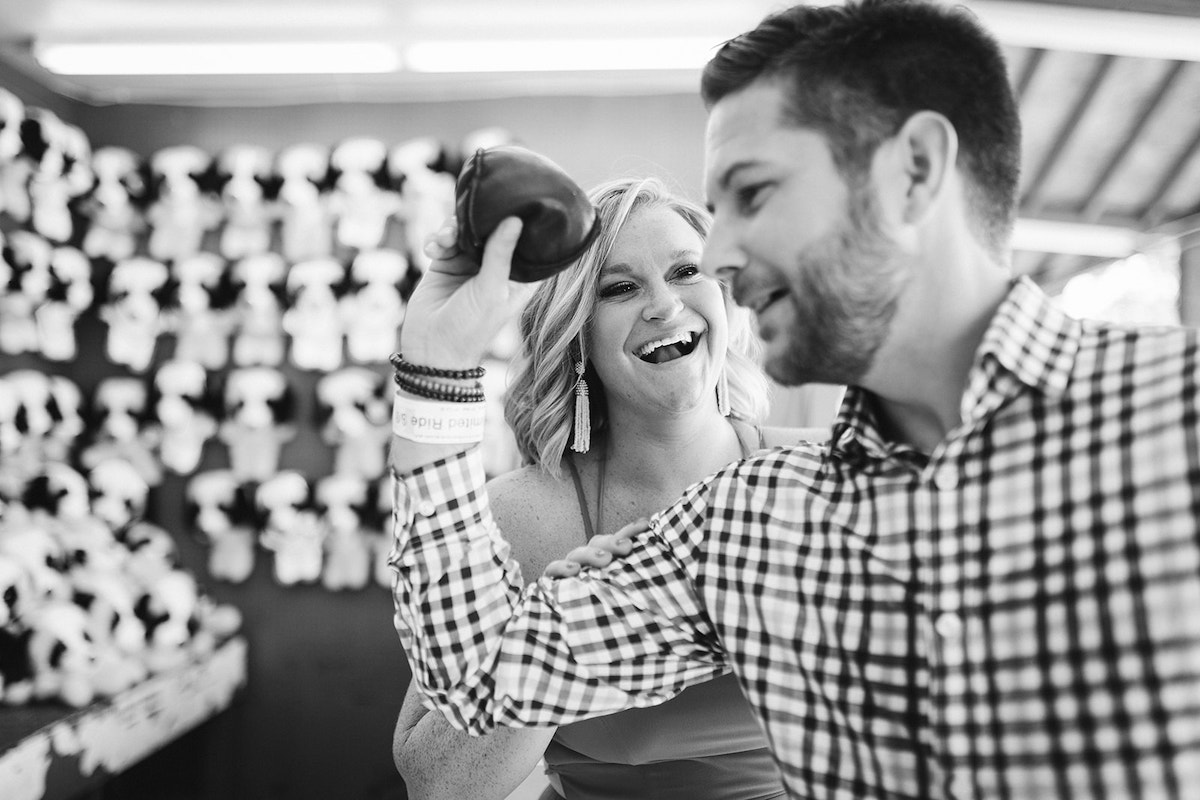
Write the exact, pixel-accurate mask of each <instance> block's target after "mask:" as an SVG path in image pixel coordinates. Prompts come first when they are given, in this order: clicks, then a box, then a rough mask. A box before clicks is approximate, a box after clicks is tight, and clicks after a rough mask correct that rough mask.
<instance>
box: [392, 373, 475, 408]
mask: <svg viewBox="0 0 1200 800" xmlns="http://www.w3.org/2000/svg"><path fill="white" fill-rule="evenodd" d="M395 379H396V385H397V386H399V387H400V388H401V389H404V390H405V391H407V392H411V393H412V394H415V395H416V396H417V397H425V398H428V399H430V400H441V401H443V402H447V403H482V402H483V399H484V394H483V384H482V383H480V382H479V381H475V382H474V383H472V384H470V385H466V386H464V385H463V384H460V383H445V382H443V381H437V380H433V379H430V378H423V377H421V376H419V375H407V374H405V373H403V372H397V373H396V375H395Z"/></svg>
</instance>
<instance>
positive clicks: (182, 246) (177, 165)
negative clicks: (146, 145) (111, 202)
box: [146, 145, 221, 261]
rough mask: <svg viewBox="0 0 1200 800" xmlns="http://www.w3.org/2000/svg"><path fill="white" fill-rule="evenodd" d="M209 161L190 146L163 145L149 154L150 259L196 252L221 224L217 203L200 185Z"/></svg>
mask: <svg viewBox="0 0 1200 800" xmlns="http://www.w3.org/2000/svg"><path fill="white" fill-rule="evenodd" d="M211 164H212V158H211V157H210V156H209V155H208V153H206V152H204V151H203V150H201V149H200V148H198V147H193V146H191V145H176V146H173V147H165V148H163V149H161V150H158V151H157V152H155V153H154V154H153V155H152V156H150V180H151V185H150V198H151V199H150V201H149V205H148V207H147V209H146V221H147V223H148V224H149V226H150V234H149V237H148V240H147V243H146V247H147V252H148V253H149V256H150V258H152V259H156V260H158V261H173V260H175V259H178V258H186V257H187V256H190V255H192V254H194V253H197V252H199V251H200V250H201V249H203V245H204V239H205V236H206V235H207V234H208V233H209V231H212V230H214V229H215V228H216V227H217V225H218V224H219V223H220V220H221V209H220V206H219V205H218V203H217V201H216V199H215V198H214V197H213V196H212V195H211V193H209V192H208V191H206V187H204V186H202V183H203V181H204V180H205V179H206V177H207V176H208V174H209V167H210V166H211Z"/></svg>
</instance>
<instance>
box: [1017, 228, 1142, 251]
mask: <svg viewBox="0 0 1200 800" xmlns="http://www.w3.org/2000/svg"><path fill="white" fill-rule="evenodd" d="M1141 237H1142V235H1141V234H1140V233H1139V232H1138V231H1135V230H1130V229H1128V228H1115V227H1112V226H1108V225H1087V224H1084V223H1078V222H1057V221H1054V220H1042V219H1018V220H1017V222H1016V225H1015V226H1014V228H1013V240H1012V246H1013V249H1014V250H1028V251H1032V252H1035V253H1063V254H1066V255H1076V256H1098V257H1103V258H1125V257H1126V256H1128V255H1130V254H1132V253H1134V252H1136V251H1137V248H1138V244H1139V243H1140V241H1141Z"/></svg>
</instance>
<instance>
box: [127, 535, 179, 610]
mask: <svg viewBox="0 0 1200 800" xmlns="http://www.w3.org/2000/svg"><path fill="white" fill-rule="evenodd" d="M120 542H121V544H122V545H124V547H125V549H126V550H127V551H128V553H129V556H128V558H127V559H126V560H125V574H126V576H128V578H129V581H130V582H131V583H132V584H133V586H134V587H135V589H136V590H137V591H138V592H143V591H145V589H146V588H147V587H149V586H151V585H153V584H154V583H155V582H156V581H157V580H158V579H159V578H161V577H162V576H163V575H166V574H167V573H168V572H170V571H171V570H173V569H176V568H178V567H179V547H178V546H177V545H176V544H175V537H173V536H171V534H170V533H169V532H168V531H167V529H166V528H164V527H163V526H161V525H159V524H157V523H154V522H149V521H147V520H144V519H143V520H140V521H138V522H135V523H133V524H132V525H130V526H129V527H128V528H127V529H125V530H124V531H123V532H122V533H121V536H120Z"/></svg>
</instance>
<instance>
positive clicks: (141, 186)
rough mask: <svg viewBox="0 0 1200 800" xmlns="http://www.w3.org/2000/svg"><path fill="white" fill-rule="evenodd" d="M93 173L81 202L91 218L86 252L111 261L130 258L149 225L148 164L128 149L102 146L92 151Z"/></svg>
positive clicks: (83, 245) (85, 246)
mask: <svg viewBox="0 0 1200 800" xmlns="http://www.w3.org/2000/svg"><path fill="white" fill-rule="evenodd" d="M92 174H93V175H94V178H95V179H94V182H93V184H92V188H91V190H90V191H89V192H88V193H87V194H86V195H85V196H84V198H83V199H82V200H81V203H80V205H81V206H82V208H83V212H84V215H85V216H86V218H87V220H88V227H87V232H86V233H84V235H83V243H82V248H83V252H84V253H86V254H87V255H88V257H90V258H103V259H107V260H108V261H112V262H115V261H121V260H123V259H126V258H131V257H132V256H133V255H134V254H135V253H136V252H137V244H138V238H139V237H140V236H141V234H142V233H143V232H144V230H145V227H146V223H145V218H144V216H143V214H144V204H145V201H146V192H147V186H146V180H147V172H146V166H145V164H144V163H143V161H142V159H141V158H140V157H139V156H138V155H137V154H136V153H134V152H133V151H132V150H130V149H128V148H125V147H115V146H113V147H100V148H98V149H97V150H96V152H94V153H92Z"/></svg>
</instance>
